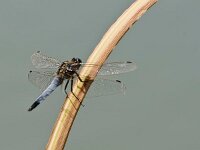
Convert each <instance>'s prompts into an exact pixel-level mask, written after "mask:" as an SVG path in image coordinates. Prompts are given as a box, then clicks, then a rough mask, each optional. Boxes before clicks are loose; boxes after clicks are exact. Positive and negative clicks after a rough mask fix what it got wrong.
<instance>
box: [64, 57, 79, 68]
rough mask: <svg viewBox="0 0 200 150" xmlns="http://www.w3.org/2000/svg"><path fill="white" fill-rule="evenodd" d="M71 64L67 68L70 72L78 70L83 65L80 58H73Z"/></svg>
mask: <svg viewBox="0 0 200 150" xmlns="http://www.w3.org/2000/svg"><path fill="white" fill-rule="evenodd" d="M71 62H72V63H70V64H68V66H67V69H68V71H75V70H78V69H79V68H80V66H81V63H82V61H81V59H80V58H72V60H71Z"/></svg>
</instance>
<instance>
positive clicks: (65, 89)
mask: <svg viewBox="0 0 200 150" xmlns="http://www.w3.org/2000/svg"><path fill="white" fill-rule="evenodd" d="M68 84H69V79H68V80H67V83H66V84H65V88H64V91H65V94H66V96H67V97H68V98H69V96H68V93H67V86H68ZM69 100H70V102H71V103H72V105H73V107H74V108H75V109H76V110H77V108H76V107H75V106H74V103H73V102H72V101H71V99H70V98H69Z"/></svg>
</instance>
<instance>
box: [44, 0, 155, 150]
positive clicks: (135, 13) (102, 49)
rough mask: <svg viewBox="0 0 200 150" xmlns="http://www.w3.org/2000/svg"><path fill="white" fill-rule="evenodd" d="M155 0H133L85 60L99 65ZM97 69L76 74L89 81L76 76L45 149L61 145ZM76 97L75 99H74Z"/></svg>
mask: <svg viewBox="0 0 200 150" xmlns="http://www.w3.org/2000/svg"><path fill="white" fill-rule="evenodd" d="M156 1H157V0H137V1H135V2H134V3H133V4H132V5H131V6H130V7H129V8H128V9H127V10H126V11H124V13H123V14H122V15H121V16H120V17H119V18H118V19H117V20H116V22H115V23H114V24H113V25H112V26H111V27H110V29H109V30H108V31H107V32H106V33H105V35H104V36H103V38H102V40H101V41H100V42H99V44H98V45H97V46H96V48H95V49H94V51H93V52H92V54H91V55H90V57H89V58H88V60H87V63H89V64H98V65H99V66H102V65H103V63H104V62H105V61H106V59H107V57H108V56H109V55H110V53H111V52H112V50H113V49H114V48H115V46H116V45H117V44H118V42H119V41H120V39H121V38H122V37H123V35H124V34H125V33H126V32H127V31H128V29H129V28H130V27H131V26H132V25H133V23H135V22H136V21H137V20H138V19H139V18H140V17H141V16H142V15H143V14H144V13H145V12H146V11H147V9H149V8H150V7H151V6H152V5H153V4H155V3H156ZM98 69H100V68H97V67H94V68H92V67H85V68H83V69H82V70H81V72H80V76H85V79H82V80H87V79H90V81H88V82H80V81H78V80H77V81H76V83H75V84H74V87H73V90H74V94H75V95H76V96H74V95H73V94H72V93H70V94H69V97H66V99H65V102H64V104H63V106H62V109H61V111H60V114H59V116H58V118H57V121H56V123H55V125H54V128H53V131H52V134H51V136H50V138H49V141H48V144H47V146H46V150H63V149H64V146H65V143H66V141H67V137H68V135H69V132H70V129H71V127H72V124H73V122H74V119H75V117H76V114H77V112H78V110H79V107H80V106H81V105H80V102H82V101H83V99H84V97H85V94H86V93H87V91H88V89H89V87H90V85H91V83H92V79H94V78H95V77H96V75H97V71H98ZM77 98H78V99H79V100H77ZM72 103H73V104H72Z"/></svg>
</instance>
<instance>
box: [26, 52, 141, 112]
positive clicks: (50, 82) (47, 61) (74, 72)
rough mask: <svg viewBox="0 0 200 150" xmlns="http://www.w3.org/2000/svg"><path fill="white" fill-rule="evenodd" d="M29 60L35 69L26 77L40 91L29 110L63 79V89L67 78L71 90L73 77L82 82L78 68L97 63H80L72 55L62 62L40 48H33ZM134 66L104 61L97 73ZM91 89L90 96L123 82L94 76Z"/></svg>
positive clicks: (113, 90)
mask: <svg viewBox="0 0 200 150" xmlns="http://www.w3.org/2000/svg"><path fill="white" fill-rule="evenodd" d="M31 60H32V64H33V66H34V67H35V68H36V69H38V70H37V71H29V74H28V79H29V81H30V82H31V83H33V84H34V85H36V86H38V87H39V88H40V89H41V90H42V91H43V92H42V94H41V95H40V96H39V97H38V98H37V99H36V100H35V102H34V103H33V104H32V105H31V107H30V108H29V109H28V111H32V110H33V109H34V108H35V107H37V106H38V105H39V104H40V103H41V102H42V101H44V100H45V99H46V97H48V96H49V95H50V94H51V93H52V92H53V91H54V90H55V89H56V88H57V87H58V86H60V85H61V84H63V83H65V86H64V91H65V93H66V94H67V91H66V89H67V86H68V84H69V82H71V92H72V93H73V88H72V87H73V81H74V78H78V80H79V81H81V82H85V81H83V80H82V78H81V76H79V70H80V68H82V67H99V66H98V65H96V64H87V63H82V61H81V59H80V58H72V59H71V60H70V61H64V62H61V61H59V60H57V59H54V58H51V57H48V56H46V55H43V54H41V52H40V51H37V52H35V53H34V54H33V55H32V56H31ZM99 68H100V67H99ZM136 68H137V67H136V64H135V63H134V62H130V61H126V62H112V63H106V64H104V65H103V66H102V67H101V69H100V70H99V71H98V76H107V75H114V74H120V73H126V72H130V71H134V70H135V69H136ZM64 81H66V82H64ZM92 89H93V90H92ZM90 91H91V94H92V96H101V95H108V94H115V93H119V92H124V91H125V86H124V84H123V83H122V82H121V81H119V80H110V79H103V78H99V79H98V78H97V79H95V81H94V82H93V84H92V88H91V90H89V93H90ZM74 96H76V95H74Z"/></svg>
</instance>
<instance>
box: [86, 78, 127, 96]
mask: <svg viewBox="0 0 200 150" xmlns="http://www.w3.org/2000/svg"><path fill="white" fill-rule="evenodd" d="M125 90H126V87H125V85H124V84H123V83H122V82H121V81H119V80H110V79H101V78H96V79H95V80H94V82H93V83H92V85H91V87H90V88H89V91H88V93H87V94H86V97H99V96H103V95H115V94H125Z"/></svg>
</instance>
